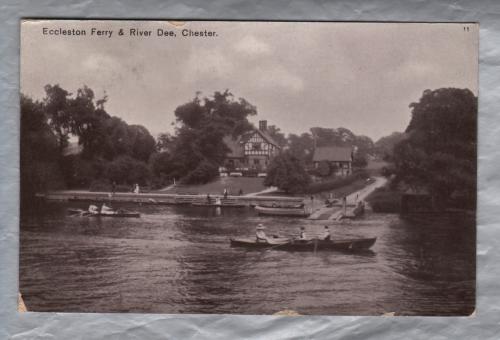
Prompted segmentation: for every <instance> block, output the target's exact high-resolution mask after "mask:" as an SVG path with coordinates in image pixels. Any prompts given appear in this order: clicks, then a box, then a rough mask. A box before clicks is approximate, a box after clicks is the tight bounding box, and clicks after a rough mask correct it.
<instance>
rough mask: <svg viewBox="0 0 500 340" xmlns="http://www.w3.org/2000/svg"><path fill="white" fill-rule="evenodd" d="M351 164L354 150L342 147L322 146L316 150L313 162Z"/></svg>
mask: <svg viewBox="0 0 500 340" xmlns="http://www.w3.org/2000/svg"><path fill="white" fill-rule="evenodd" d="M321 161H330V162H351V161H352V148H351V147H342V146H320V147H317V148H316V149H315V150H314V156H313V162H321Z"/></svg>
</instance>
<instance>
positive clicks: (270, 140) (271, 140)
mask: <svg viewBox="0 0 500 340" xmlns="http://www.w3.org/2000/svg"><path fill="white" fill-rule="evenodd" d="M255 131H257V132H258V133H259V134H260V135H261V136H262V138H264V139H265V140H266V141H267V142H268V143H269V144H273V145H274V146H276V147H277V148H280V146H279V144H278V143H277V142H276V141H275V140H274V138H273V137H271V135H270V134H269V133H268V132H267V131H262V130H260V129H255Z"/></svg>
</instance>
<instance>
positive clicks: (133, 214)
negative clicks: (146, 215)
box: [68, 209, 141, 217]
mask: <svg viewBox="0 0 500 340" xmlns="http://www.w3.org/2000/svg"><path fill="white" fill-rule="evenodd" d="M68 213H70V214H71V215H75V216H81V217H141V214H140V213H138V212H133V211H123V210H116V211H112V212H109V213H91V212H89V211H87V210H82V209H68Z"/></svg>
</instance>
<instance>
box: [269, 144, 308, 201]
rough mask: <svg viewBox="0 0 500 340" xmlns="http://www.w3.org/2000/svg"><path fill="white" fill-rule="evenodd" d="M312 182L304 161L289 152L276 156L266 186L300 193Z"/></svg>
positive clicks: (270, 167)
mask: <svg viewBox="0 0 500 340" xmlns="http://www.w3.org/2000/svg"><path fill="white" fill-rule="evenodd" d="M309 183H311V177H310V176H309V174H308V173H307V172H306V170H305V168H304V164H303V163H302V161H301V160H300V159H299V158H297V157H295V156H293V155H292V154H289V153H286V152H285V153H282V154H281V155H278V156H276V157H274V159H273V160H272V161H271V164H269V168H268V171H267V177H266V179H265V180H264V185H265V186H276V187H278V189H280V190H283V191H285V192H286V193H292V194H294V193H300V192H303V191H304V189H305V188H307V186H308V185H309Z"/></svg>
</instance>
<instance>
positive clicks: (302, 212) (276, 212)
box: [255, 205, 311, 217]
mask: <svg viewBox="0 0 500 340" xmlns="http://www.w3.org/2000/svg"><path fill="white" fill-rule="evenodd" d="M255 210H256V211H257V212H258V213H259V215H268V216H291V217H308V216H309V215H311V214H310V213H308V212H307V211H306V209H305V208H303V207H301V208H278V207H264V206H261V205H257V206H255Z"/></svg>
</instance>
